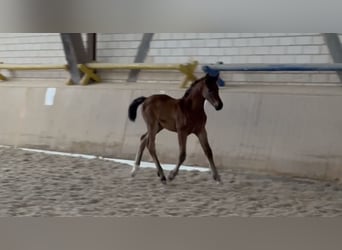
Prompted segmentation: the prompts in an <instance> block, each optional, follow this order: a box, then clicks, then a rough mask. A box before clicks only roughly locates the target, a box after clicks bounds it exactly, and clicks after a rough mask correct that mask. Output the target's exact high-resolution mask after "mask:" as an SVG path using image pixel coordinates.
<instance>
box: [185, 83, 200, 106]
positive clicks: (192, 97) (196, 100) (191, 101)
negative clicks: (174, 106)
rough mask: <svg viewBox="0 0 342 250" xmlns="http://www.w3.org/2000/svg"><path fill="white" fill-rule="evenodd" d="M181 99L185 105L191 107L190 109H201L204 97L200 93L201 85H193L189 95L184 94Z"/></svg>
mask: <svg viewBox="0 0 342 250" xmlns="http://www.w3.org/2000/svg"><path fill="white" fill-rule="evenodd" d="M183 100H184V102H185V105H186V106H187V107H189V108H190V109H191V111H201V110H203V109H204V108H203V106H204V101H205V99H204V97H203V95H202V88H201V86H195V87H194V89H192V91H191V92H190V93H189V95H187V96H184V97H183Z"/></svg>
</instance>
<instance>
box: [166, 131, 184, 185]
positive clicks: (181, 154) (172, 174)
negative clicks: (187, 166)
mask: <svg viewBox="0 0 342 250" xmlns="http://www.w3.org/2000/svg"><path fill="white" fill-rule="evenodd" d="M187 137H188V135H187V134H186V133H183V132H178V143H179V157H178V163H177V165H176V167H175V168H174V169H173V170H171V172H170V173H169V176H168V179H169V180H170V181H172V180H173V179H174V178H175V177H176V175H177V174H178V170H179V168H180V166H181V165H182V163H183V162H184V161H185V158H186V139H187Z"/></svg>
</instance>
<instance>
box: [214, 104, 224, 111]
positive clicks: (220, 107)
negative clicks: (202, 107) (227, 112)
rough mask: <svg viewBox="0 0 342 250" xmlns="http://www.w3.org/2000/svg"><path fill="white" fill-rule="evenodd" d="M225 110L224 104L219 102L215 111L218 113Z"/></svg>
mask: <svg viewBox="0 0 342 250" xmlns="http://www.w3.org/2000/svg"><path fill="white" fill-rule="evenodd" d="M222 108H223V103H222V102H219V103H218V104H217V105H215V109H216V110H217V111H218V110H221V109H222Z"/></svg>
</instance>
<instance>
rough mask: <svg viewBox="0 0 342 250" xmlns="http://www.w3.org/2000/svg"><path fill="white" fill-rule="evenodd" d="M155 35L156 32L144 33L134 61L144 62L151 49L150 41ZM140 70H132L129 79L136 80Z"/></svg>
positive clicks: (129, 80)
mask: <svg viewBox="0 0 342 250" xmlns="http://www.w3.org/2000/svg"><path fill="white" fill-rule="evenodd" d="M153 35H154V33H144V35H143V37H142V39H141V42H140V45H139V48H138V52H137V54H136V56H135V59H134V63H143V62H144V61H145V59H146V56H147V53H148V51H149V49H150V43H151V41H152V38H153ZM139 72H140V70H138V69H134V70H131V71H130V72H129V76H128V79H127V81H128V82H136V81H137V78H138V75H139Z"/></svg>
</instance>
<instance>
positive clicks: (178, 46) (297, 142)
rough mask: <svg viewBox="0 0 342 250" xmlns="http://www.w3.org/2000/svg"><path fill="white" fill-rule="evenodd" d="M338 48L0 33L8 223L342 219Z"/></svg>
mask: <svg viewBox="0 0 342 250" xmlns="http://www.w3.org/2000/svg"><path fill="white" fill-rule="evenodd" d="M341 38H342V35H340V34H338V33H0V100H1V104H2V105H0V117H1V122H0V216H2V217H6V216H117V217H123V216H159V217H170V216H171V217H184V216H187V217H202V216H222V217H227V216H243V217H253V216H258V217H280V216H287V217H337V216H342V132H341V129H342V115H341V112H340V107H342V88H341V87H342V73H341V72H342V61H341V60H340V58H342V46H341V42H340V41H341V40H340V39H341ZM151 95H158V96H157V97H154V98H155V99H156V100H158V101H156V102H155V103H154V104H153V101H152V100H153V98H148V97H150V96H151ZM165 95H168V96H170V97H172V98H175V99H177V100H173V99H171V98H169V99H168V97H165ZM140 97H146V98H147V99H144V98H140ZM137 98H138V99H137ZM139 98H140V99H139ZM158 98H159V99H158ZM164 100H168V101H164ZM171 100H172V101H171ZM219 101H222V104H223V106H220V105H219ZM139 102H140V103H139ZM133 104H134V105H136V106H134V105H133ZM152 104H153V105H154V106H152ZM132 105H133V106H134V107H135V108H136V111H137V113H136V119H135V121H133V120H134V119H130V118H131V115H132V113H130V112H133V111H134V110H133V111H132V108H131V107H132ZM149 105H150V106H149ZM168 105H169V106H168ZM195 108H196V109H195ZM197 108H198V109H197ZM203 112H204V113H205V114H206V119H204V115H203V114H204V113H203ZM129 113H130V117H129ZM202 113H203V114H202ZM202 123H203V124H202ZM153 124H154V125H155V126H156V127H153V126H154V125H153ZM170 124H171V125H170ZM184 124H185V125H184ZM152 125H153V126H152ZM169 128H172V129H174V131H171V130H172V129H171V130H169ZM204 128H205V129H204ZM205 131H206V132H205ZM154 134H155V138H154ZM186 136H187V137H186ZM184 145H185V146H184ZM140 148H143V151H142V159H141V163H140V168H137V171H136V172H134V175H132V170H133V168H136V167H135V166H136V165H137V164H136V161H137V159H138V158H139V153H138V152H139V149H140ZM211 153H212V154H211ZM211 155H212V159H213V160H211ZM184 157H185V161H183V160H182V158H184ZM156 162H157V163H158V162H160V165H161V167H162V170H158V168H157V165H156ZM177 165H179V166H180V168H179V172H178V174H177V175H176V174H175V172H176V171H175V168H176V167H177ZM215 172H217V175H215ZM163 175H165V179H164V180H163V178H162V177H163ZM173 175H174V176H173ZM171 176H172V177H174V178H171ZM218 176H219V177H220V178H218Z"/></svg>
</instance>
